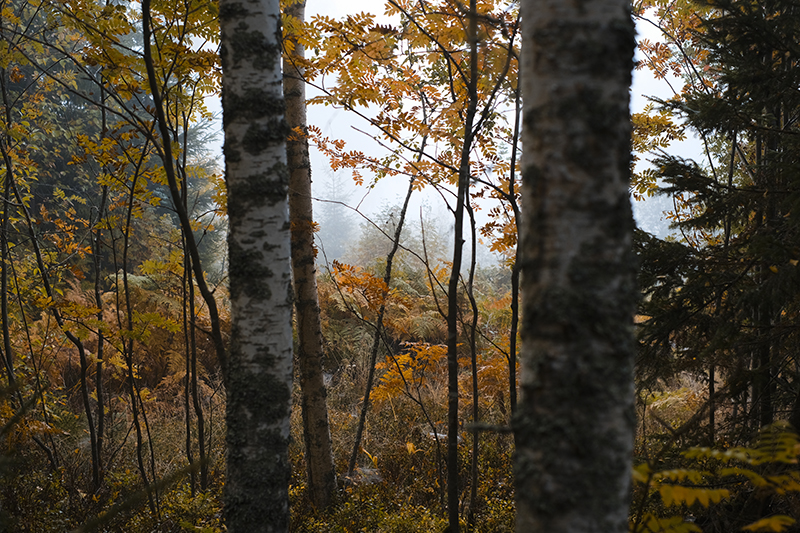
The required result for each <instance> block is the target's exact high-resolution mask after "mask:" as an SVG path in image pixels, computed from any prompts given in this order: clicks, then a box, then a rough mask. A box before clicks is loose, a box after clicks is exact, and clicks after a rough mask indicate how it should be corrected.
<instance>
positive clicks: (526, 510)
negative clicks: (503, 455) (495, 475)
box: [514, 0, 636, 533]
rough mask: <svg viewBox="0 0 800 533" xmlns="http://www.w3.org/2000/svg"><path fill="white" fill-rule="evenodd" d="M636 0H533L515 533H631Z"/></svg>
mask: <svg viewBox="0 0 800 533" xmlns="http://www.w3.org/2000/svg"><path fill="white" fill-rule="evenodd" d="M628 6H629V3H628V2H627V0H589V1H584V2H565V1H563V0H523V2H522V15H523V31H524V39H523V55H524V57H523V63H522V68H523V74H522V76H523V77H522V79H521V83H522V87H523V102H524V115H523V117H524V119H523V148H524V150H523V152H524V153H523V158H522V173H523V189H522V191H523V202H522V205H523V213H522V243H521V250H522V286H521V296H522V302H523V312H522V324H521V327H520V330H521V332H522V349H521V353H520V358H521V361H522V374H521V380H520V381H521V394H520V402H519V405H518V409H517V414H516V416H515V423H514V428H515V437H516V443H517V457H516V463H515V479H516V484H517V486H516V494H517V496H516V497H517V525H516V528H517V531H519V532H521V533H522V532H524V533H528V532H530V531H547V532H549V533H557V532H590V531H591V532H598V533H599V532H603V533H609V532H620V533H622V532H623V531H627V530H628V527H627V515H628V492H629V485H630V477H631V473H630V472H631V470H630V469H631V455H632V447H633V431H634V410H633V339H632V323H633V320H632V317H633V312H634V303H635V294H636V288H635V268H634V262H633V254H632V252H631V234H632V230H633V220H632V216H631V208H630V201H629V196H628V181H629V162H630V120H629V111H628V87H629V85H630V80H631V67H632V57H633V47H634V29H633V23H632V22H631V18H630V14H629V11H628Z"/></svg>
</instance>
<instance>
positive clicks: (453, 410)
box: [447, 0, 478, 533]
mask: <svg viewBox="0 0 800 533" xmlns="http://www.w3.org/2000/svg"><path fill="white" fill-rule="evenodd" d="M477 25H478V22H477V3H476V1H475V0H470V3H469V26H468V29H467V42H468V43H469V47H470V69H469V80H467V92H468V93H469V100H468V102H467V109H466V113H465V115H466V116H465V124H464V144H463V145H462V148H461V161H460V164H459V169H458V190H457V192H456V208H455V210H454V212H453V215H454V217H455V222H454V233H455V237H454V242H453V266H452V270H451V272H450V280H449V282H448V286H447V527H448V531H449V533H458V532H459V531H460V530H461V524H460V522H459V509H458V500H459V495H460V488H459V483H458V478H459V476H458V433H459V420H458V283H459V279H460V277H461V264H462V256H463V250H464V204H465V203H466V202H468V201H469V179H470V152H471V150H472V141H473V131H472V128H473V125H474V121H475V115H476V114H477V108H478V29H477Z"/></svg>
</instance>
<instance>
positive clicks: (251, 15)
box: [219, 0, 292, 533]
mask: <svg viewBox="0 0 800 533" xmlns="http://www.w3.org/2000/svg"><path fill="white" fill-rule="evenodd" d="M280 16H281V14H280V6H279V2H278V0H258V1H254V2H238V1H231V0H221V2H220V12H219V19H220V28H221V31H222V39H221V43H222V48H221V57H222V110H223V115H222V118H223V125H224V129H225V145H224V154H225V169H226V180H227V185H228V217H229V224H230V230H229V234H228V253H229V264H230V273H229V276H230V299H231V320H232V331H231V347H230V360H229V364H228V379H227V385H228V387H227V394H228V395H227V410H226V413H227V423H228V433H227V445H228V468H227V477H226V481H225V508H224V516H225V521H226V524H227V528H228V531H229V532H230V533H260V532H277V531H280V532H285V531H288V529H289V493H288V489H289V475H290V464H289V458H288V453H287V447H288V444H289V413H290V409H291V387H292V287H291V249H290V248H291V245H290V235H289V209H288V198H287V196H288V184H289V173H288V170H287V168H286V147H285V140H286V136H287V134H288V128H287V126H286V122H285V120H284V117H283V114H284V110H285V107H284V100H283V91H282V87H281V83H282V77H281V21H280Z"/></svg>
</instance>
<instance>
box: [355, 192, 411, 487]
mask: <svg viewBox="0 0 800 533" xmlns="http://www.w3.org/2000/svg"><path fill="white" fill-rule="evenodd" d="M413 193H414V179H413V178H412V179H411V181H409V183H408V190H407V191H406V198H405V200H404V201H403V207H402V208H401V209H400V217H399V220H398V221H397V227H396V228H395V230H394V238H393V240H392V248H391V250H389V253H388V254H387V255H386V269H385V270H384V272H383V283H384V286H385V287H386V288H387V289H388V287H389V283H391V281H392V268H393V265H394V256H395V255H396V254H397V250H399V249H400V237H401V236H402V234H403V225H404V224H405V222H406V214H407V213H408V204H409V202H410V201H411V195H412V194H413ZM381 297H382V298H383V299H384V301H383V302H382V303H381V306H380V307H379V308H378V317H377V318H376V319H375V336H374V337H373V339H372V349H371V350H370V355H369V372H368V373H367V385H366V387H365V388H364V400H363V401H362V402H361V414H360V415H359V417H358V426H356V438H355V440H354V441H353V451H352V452H351V453H350V461H349V462H348V464H347V475H348V477H352V476H353V472H355V469H356V461H357V459H358V452H359V450H360V449H361V438H362V436H363V435H364V426H366V424H367V412H368V411H369V396H370V394H371V393H372V385H373V383H374V381H375V364H376V363H377V362H378V350H379V348H380V345H381V338H382V336H383V317H384V315H385V313H386V298H387V297H388V292H387V293H385V294H382V295H381Z"/></svg>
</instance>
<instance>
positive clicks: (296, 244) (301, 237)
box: [283, 0, 336, 508]
mask: <svg viewBox="0 0 800 533" xmlns="http://www.w3.org/2000/svg"><path fill="white" fill-rule="evenodd" d="M305 4H306V3H305V0H299V1H296V2H294V3H292V4H290V5H289V6H287V7H286V8H285V13H286V15H288V16H290V17H293V18H295V19H297V20H298V21H299V22H303V20H304V19H305V8H306V5H305ZM286 42H287V44H291V45H292V50H291V51H288V50H287V52H286V55H285V56H284V59H283V93H284V97H285V98H286V122H287V123H288V125H289V127H290V128H291V129H292V131H293V133H291V134H290V136H289V138H288V140H287V142H286V157H287V163H288V166H289V217H290V219H291V224H292V273H293V274H294V305H295V310H296V313H297V314H296V317H297V318H296V320H297V356H296V362H297V367H298V373H299V375H300V402H301V404H300V406H301V411H302V416H303V441H304V444H305V457H306V474H307V476H308V489H309V492H310V494H311V501H313V502H314V505H315V506H316V507H318V508H324V507H327V505H328V503H329V502H330V500H331V497H332V496H333V494H334V492H335V490H336V471H335V469H334V464H333V453H332V451H331V448H332V445H331V432H330V425H329V424H328V404H327V391H326V389H325V382H324V380H323V376H322V360H323V356H324V355H325V353H324V344H323V339H322V320H321V318H320V309H319V296H318V295H317V277H316V267H315V258H316V250H315V249H314V217H313V211H312V204H311V163H310V161H309V158H308V138H307V137H306V135H307V133H308V128H307V122H306V84H305V80H304V79H303V78H304V76H303V72H304V69H303V68H302V67H301V66H300V62H302V61H303V58H304V56H305V49H304V48H303V45H302V44H300V43H299V42H297V36H295V35H287V36H286Z"/></svg>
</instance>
